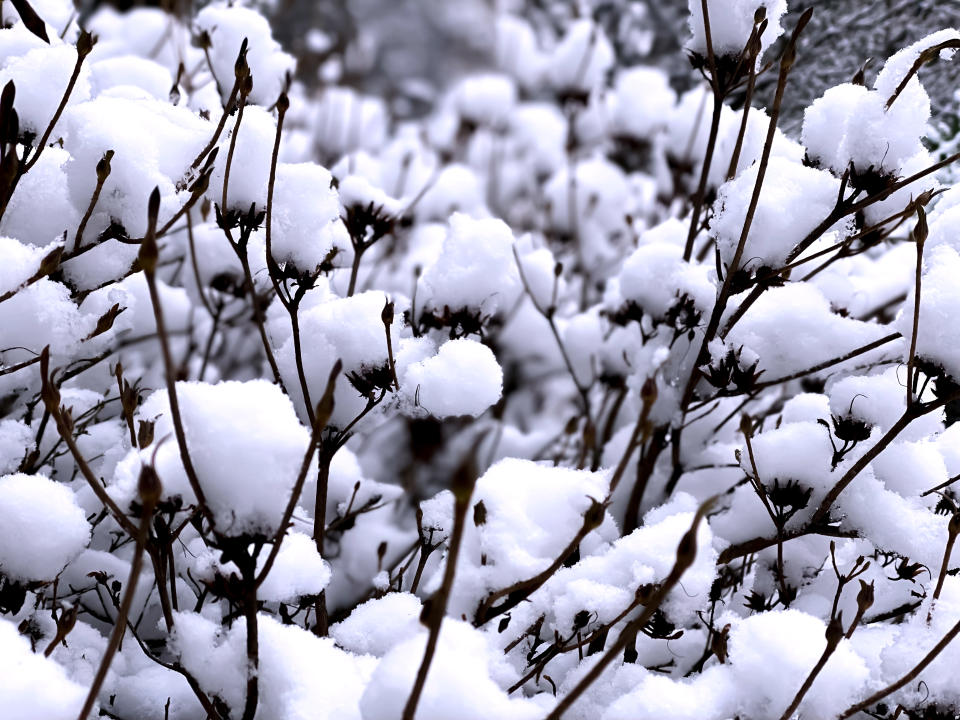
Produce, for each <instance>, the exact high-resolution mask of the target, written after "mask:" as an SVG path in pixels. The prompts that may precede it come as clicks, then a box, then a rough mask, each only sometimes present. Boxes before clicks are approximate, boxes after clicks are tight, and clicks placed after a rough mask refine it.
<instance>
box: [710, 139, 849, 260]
mask: <svg viewBox="0 0 960 720" xmlns="http://www.w3.org/2000/svg"><path fill="white" fill-rule="evenodd" d="M757 172H758V166H757V165H756V164H755V165H753V166H751V167H750V168H749V169H748V170H747V171H745V172H743V173H741V174H740V175H739V176H737V177H736V178H735V179H734V180H732V181H730V182H729V183H726V184H725V185H722V186H721V187H720V190H719V192H718V195H717V200H716V207H715V211H716V214H715V216H714V219H713V221H712V222H711V224H710V231H711V234H713V236H714V237H715V238H716V240H717V245H718V247H719V248H720V257H721V259H722V260H723V262H724V263H725V264H726V265H729V264H730V262H731V260H732V259H733V256H734V253H735V252H736V249H737V244H738V243H739V242H740V235H741V234H742V228H743V224H744V219H745V218H746V216H747V210H748V208H749V207H750V201H751V198H752V196H753V192H754V186H755V185H756V182H757ZM839 192H840V183H839V181H838V180H837V179H836V178H834V177H833V176H832V175H830V173H828V172H826V171H823V170H816V169H813V168H808V167H804V166H803V165H801V164H799V163H796V162H792V161H790V160H787V159H786V158H781V157H771V158H770V163H769V165H768V166H767V169H766V176H765V179H764V183H763V188H762V190H761V192H760V199H759V202H758V204H757V208H756V211H755V212H754V214H753V219H752V222H751V224H750V232H749V234H748V235H747V242H746V244H745V245H744V248H743V255H742V259H741V262H740V267H741V268H742V269H745V270H754V271H755V270H756V269H758V268H761V267H767V268H779V267H781V266H782V265H783V264H784V261H785V260H786V259H787V257H788V256H789V255H790V252H791V251H792V250H793V249H794V248H795V247H796V246H797V245H798V244H799V243H800V241H801V240H803V239H804V238H805V237H806V236H807V234H808V233H809V232H810V231H812V230H813V229H814V228H815V227H817V226H818V225H819V224H820V223H821V222H823V220H824V219H826V218H827V217H828V216H829V215H830V213H831V212H832V211H833V209H834V206H835V204H836V202H837V196H838V195H839ZM849 233H850V229H849V228H848V227H842V228H841V231H840V232H839V233H838V237H837V241H838V242H839V241H840V240H842V239H843V236H844V235H847V234H849Z"/></svg>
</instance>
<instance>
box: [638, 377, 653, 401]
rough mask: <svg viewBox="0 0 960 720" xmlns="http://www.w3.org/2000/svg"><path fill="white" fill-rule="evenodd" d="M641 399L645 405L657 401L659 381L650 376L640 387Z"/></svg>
mask: <svg viewBox="0 0 960 720" xmlns="http://www.w3.org/2000/svg"><path fill="white" fill-rule="evenodd" d="M640 400H641V401H642V402H643V404H644V405H647V406H652V405H653V404H654V403H655V402H656V401H657V381H656V380H654V379H653V378H652V377H648V378H647V379H646V380H644V381H643V385H642V386H641V387H640Z"/></svg>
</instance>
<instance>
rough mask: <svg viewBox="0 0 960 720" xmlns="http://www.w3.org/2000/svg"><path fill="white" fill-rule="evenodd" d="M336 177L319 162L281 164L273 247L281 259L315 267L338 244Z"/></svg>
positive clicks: (306, 268) (275, 255) (275, 196)
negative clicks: (334, 183) (334, 186)
mask: <svg viewBox="0 0 960 720" xmlns="http://www.w3.org/2000/svg"><path fill="white" fill-rule="evenodd" d="M332 181H333V176H332V175H331V174H330V172H329V171H328V170H327V169H326V168H324V167H322V166H320V165H317V164H315V163H297V164H288V163H280V164H279V165H278V166H277V183H276V187H275V189H274V196H273V227H272V228H271V230H272V233H273V236H272V238H271V247H272V249H273V256H274V258H275V259H276V260H277V261H278V262H286V261H290V262H292V263H293V265H294V266H295V267H297V268H299V269H302V270H307V271H311V270H313V269H314V268H316V267H319V266H320V264H321V263H323V261H324V259H325V258H326V257H327V254H328V253H329V252H330V251H331V250H332V249H333V247H334V246H335V245H338V240H341V238H340V237H338V230H340V231H342V226H341V225H340V203H339V198H338V197H337V192H336V190H334V189H333V187H332V184H331V183H332ZM228 189H229V188H228ZM343 244H344V243H342V242H340V243H339V245H343Z"/></svg>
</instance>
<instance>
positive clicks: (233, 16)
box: [195, 2, 296, 105]
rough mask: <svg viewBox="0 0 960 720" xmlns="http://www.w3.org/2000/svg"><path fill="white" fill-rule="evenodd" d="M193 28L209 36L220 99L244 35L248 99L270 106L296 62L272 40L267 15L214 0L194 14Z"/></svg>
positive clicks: (227, 86)
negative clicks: (250, 80)
mask: <svg viewBox="0 0 960 720" xmlns="http://www.w3.org/2000/svg"><path fill="white" fill-rule="evenodd" d="M195 27H196V30H197V31H198V32H206V33H208V34H209V36H210V42H211V48H210V60H211V62H212V66H213V67H212V69H213V72H214V74H215V76H216V78H217V80H218V81H219V82H220V92H221V97H222V98H223V100H226V99H227V96H228V95H229V94H230V90H231V88H232V87H233V81H234V71H233V66H234V63H235V62H236V61H237V55H238V54H239V52H240V44H241V43H242V42H243V40H244V38H246V39H247V41H248V51H247V63H248V64H249V65H250V74H251V76H252V77H253V92H252V93H251V94H250V100H251V101H252V102H254V103H257V104H258V105H272V104H273V103H274V102H275V101H276V99H277V97H279V95H280V92H281V91H282V90H283V89H284V84H285V82H286V76H287V75H288V74H292V73H293V71H294V68H295V67H296V61H295V60H294V59H293V57H292V56H290V55H288V54H287V53H285V52H283V50H282V49H281V48H280V44H279V43H277V41H276V40H274V39H273V34H272V33H271V30H270V24H269V23H268V22H267V19H266V18H264V17H263V16H262V15H260V14H259V13H258V12H256V11H255V10H253V9H251V8H246V7H242V6H240V5H232V4H229V5H228V4H226V3H222V2H217V3H212V4H210V5H208V6H206V7H205V8H203V10H201V11H200V12H199V13H198V14H197V17H196V21H195Z"/></svg>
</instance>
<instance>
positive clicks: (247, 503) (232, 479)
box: [115, 380, 309, 561]
mask: <svg viewBox="0 0 960 720" xmlns="http://www.w3.org/2000/svg"><path fill="white" fill-rule="evenodd" d="M177 396H178V399H179V404H180V413H181V417H182V418H183V426H184V432H185V434H186V440H187V447H188V448H190V456H191V459H192V461H193V464H194V467H195V468H196V471H197V476H198V479H199V482H200V487H201V489H202V490H203V493H204V495H205V496H206V499H207V502H208V503H209V504H210V507H211V509H212V510H213V515H214V518H215V520H216V524H217V529H218V530H219V531H220V532H223V533H225V534H227V535H242V534H245V533H256V532H260V533H264V534H270V533H273V532H275V531H276V529H277V524H278V523H279V521H280V518H281V516H282V515H283V510H284V508H285V507H286V504H287V501H288V499H289V495H290V490H291V488H292V487H293V484H294V482H295V480H296V478H297V474H298V472H299V469H300V464H301V462H302V460H303V456H304V454H305V453H306V449H307V441H308V435H309V434H308V432H307V429H306V428H305V427H303V426H302V425H301V424H300V422H299V421H298V420H297V416H296V414H295V413H294V410H293V404H292V403H291V402H290V400H289V398H287V397H286V396H285V395H284V394H283V393H282V392H281V391H280V388H278V387H277V386H276V385H273V384H271V383H269V382H267V381H266V380H256V381H250V382H245V383H240V382H223V383H218V384H216V385H211V384H207V383H200V382H185V383H178V384H177ZM140 417H141V418H143V419H147V420H155V421H156V428H155V436H156V437H157V438H163V437H165V436H167V435H170V436H171V437H170V439H169V440H167V441H166V442H164V443H163V444H161V445H160V446H159V448H158V449H157V450H156V460H155V463H156V469H157V473H158V475H159V476H160V480H161V482H162V483H163V489H164V497H174V496H176V495H180V496H181V497H183V498H184V500H185V502H194V501H195V498H194V495H193V491H192V490H191V489H190V486H189V484H188V481H187V477H186V472H185V470H184V469H183V464H182V462H181V460H180V457H179V450H178V448H177V443H176V442H175V441H174V439H173V437H172V435H173V421H172V419H171V417H170V411H169V404H168V399H167V392H166V391H165V390H160V391H157V392H155V393H153V394H152V395H151V396H150V397H149V398H147V400H146V401H145V402H144V404H143V406H142V407H141V409H140ZM153 454H154V453H153V449H152V448H148V449H147V450H146V451H144V453H143V456H141V454H140V453H138V452H137V451H135V450H134V451H131V453H130V454H129V455H128V456H127V457H126V458H125V459H124V460H123V461H122V462H121V464H120V466H119V467H118V468H117V477H116V479H115V482H116V492H117V493H118V494H119V496H120V497H122V498H124V499H126V501H127V502H129V501H130V500H133V499H135V495H134V492H135V488H136V480H137V477H138V476H139V464H140V462H143V461H147V460H149V459H150V458H151V457H152V456H153ZM294 557H296V556H294ZM301 557H302V556H301ZM291 561H293V558H291Z"/></svg>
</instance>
